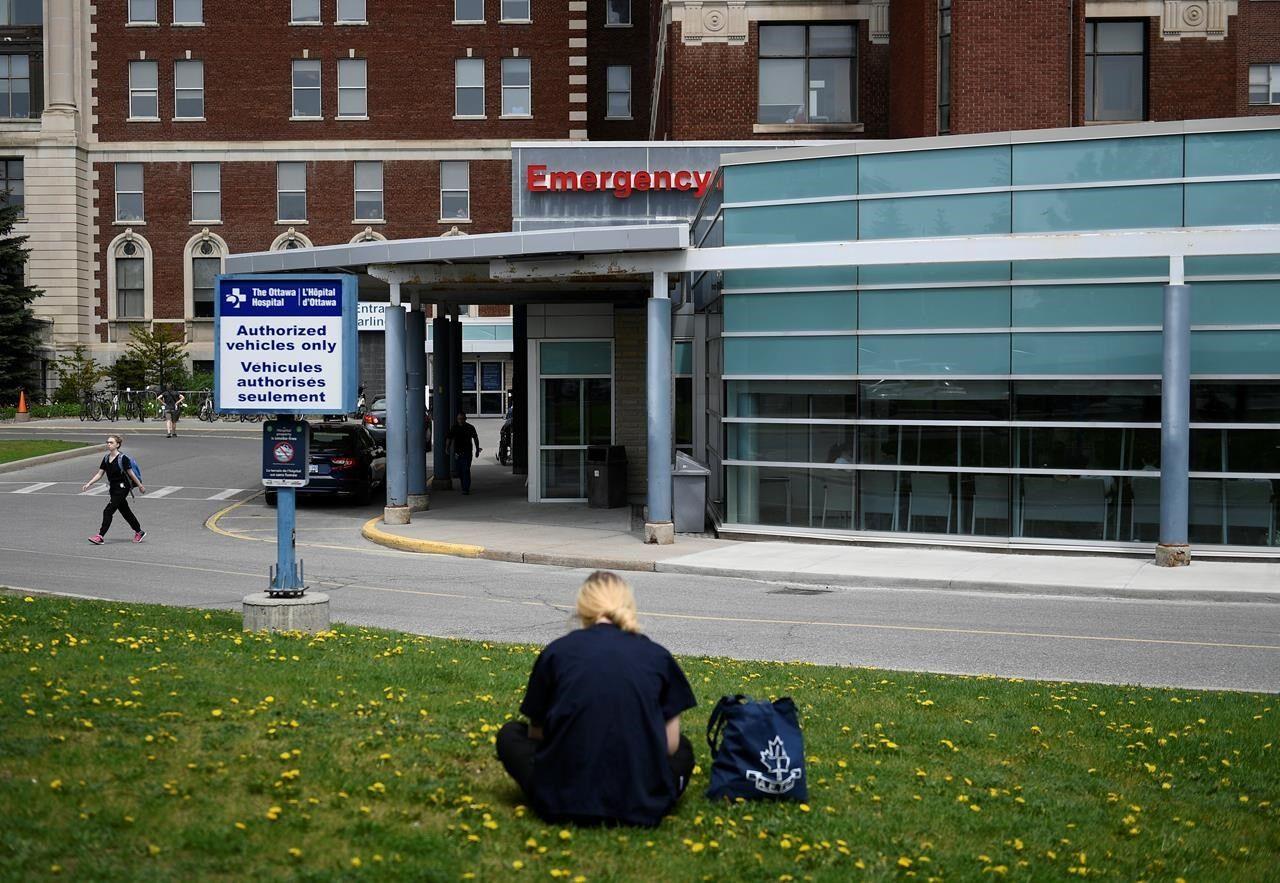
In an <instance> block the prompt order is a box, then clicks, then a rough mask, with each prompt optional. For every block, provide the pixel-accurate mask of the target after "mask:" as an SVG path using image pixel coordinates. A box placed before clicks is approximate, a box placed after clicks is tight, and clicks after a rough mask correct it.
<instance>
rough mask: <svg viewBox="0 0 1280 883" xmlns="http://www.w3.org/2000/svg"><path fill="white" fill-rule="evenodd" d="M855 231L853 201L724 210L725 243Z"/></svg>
mask: <svg viewBox="0 0 1280 883" xmlns="http://www.w3.org/2000/svg"><path fill="white" fill-rule="evenodd" d="M857 231H858V204H857V203H856V202H819V203H815V204H809V205H766V206H759V207H758V208H731V209H725V211H724V244H725V245H767V244H769V243H773V242H830V241H832V240H838V239H854V238H856V237H857Z"/></svg>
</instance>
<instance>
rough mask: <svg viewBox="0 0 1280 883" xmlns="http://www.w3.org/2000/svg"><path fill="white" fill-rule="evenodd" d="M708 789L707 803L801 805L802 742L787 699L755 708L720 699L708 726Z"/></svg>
mask: <svg viewBox="0 0 1280 883" xmlns="http://www.w3.org/2000/svg"><path fill="white" fill-rule="evenodd" d="M707 745H709V746H710V747H711V787H709V788H708V789H707V797H710V798H712V799H715V798H718V797H729V798H734V797H742V798H745V799H747V800H756V799H760V798H766V797H768V798H777V799H780V800H799V801H805V800H808V798H809V786H808V782H807V780H806V778H805V772H804V737H803V736H802V735H801V734H800V721H799V719H798V717H797V715H796V705H795V703H794V702H792V701H791V699H790V698H789V697H785V696H784V697H783V698H781V699H778V700H777V701H775V702H763V701H761V702H756V701H753V700H752V699H751V698H750V697H749V696H743V695H742V694H738V695H737V696H723V697H721V699H720V701H719V702H718V703H716V707H715V709H714V710H713V711H712V712H711V719H710V720H709V721H707Z"/></svg>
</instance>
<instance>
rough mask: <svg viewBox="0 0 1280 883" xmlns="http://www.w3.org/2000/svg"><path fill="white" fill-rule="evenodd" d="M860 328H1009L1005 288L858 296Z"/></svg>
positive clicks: (901, 290)
mask: <svg viewBox="0 0 1280 883" xmlns="http://www.w3.org/2000/svg"><path fill="white" fill-rule="evenodd" d="M858 321H859V323H860V326H861V327H862V328H864V329H881V328H999V329H1000V330H1002V331H1003V330H1004V329H1006V328H1008V327H1009V289H1008V288H943V289H937V288H934V289H920V288H899V289H893V290H891V291H864V292H862V294H861V295H859V298H858Z"/></svg>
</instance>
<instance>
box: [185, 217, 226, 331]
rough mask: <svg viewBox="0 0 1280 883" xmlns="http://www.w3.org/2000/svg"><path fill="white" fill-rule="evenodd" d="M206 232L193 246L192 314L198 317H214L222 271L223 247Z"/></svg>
mask: <svg viewBox="0 0 1280 883" xmlns="http://www.w3.org/2000/svg"><path fill="white" fill-rule="evenodd" d="M205 233H206V235H205V236H204V237H202V238H201V239H200V241H198V242H196V243H195V244H194V245H193V246H192V248H191V269H190V273H191V277H190V278H191V316H192V317H193V318H196V319H212V318H213V297H214V286H215V285H216V283H217V277H218V274H219V273H221V272H222V254H223V253H222V248H221V247H220V246H219V244H218V242H217V240H215V239H214V238H213V237H212V236H210V235H208V231H205Z"/></svg>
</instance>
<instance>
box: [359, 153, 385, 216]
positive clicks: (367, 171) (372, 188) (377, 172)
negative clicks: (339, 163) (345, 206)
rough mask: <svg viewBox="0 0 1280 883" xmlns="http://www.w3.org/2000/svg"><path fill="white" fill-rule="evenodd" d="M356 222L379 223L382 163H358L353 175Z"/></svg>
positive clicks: (381, 210)
mask: <svg viewBox="0 0 1280 883" xmlns="http://www.w3.org/2000/svg"><path fill="white" fill-rule="evenodd" d="M355 185H356V187H355V190H356V215H355V218H356V220H357V221H381V220H382V219H383V217H384V215H383V214H382V212H383V207H382V163H380V162H358V163H356V173H355Z"/></svg>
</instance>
